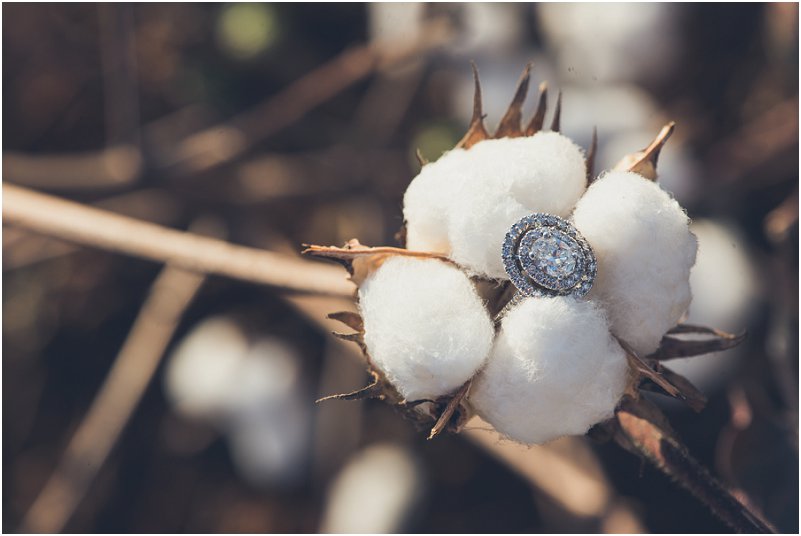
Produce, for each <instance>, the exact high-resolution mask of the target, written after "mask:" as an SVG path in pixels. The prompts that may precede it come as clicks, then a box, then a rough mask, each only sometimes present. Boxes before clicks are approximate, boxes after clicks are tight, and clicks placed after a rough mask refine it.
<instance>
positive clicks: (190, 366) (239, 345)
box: [164, 316, 249, 419]
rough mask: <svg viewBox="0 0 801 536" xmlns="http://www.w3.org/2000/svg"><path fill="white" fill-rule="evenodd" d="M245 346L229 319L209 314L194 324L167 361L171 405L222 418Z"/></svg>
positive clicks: (187, 412)
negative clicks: (209, 315)
mask: <svg viewBox="0 0 801 536" xmlns="http://www.w3.org/2000/svg"><path fill="white" fill-rule="evenodd" d="M248 346H249V345H248V341H247V338H246V336H245V334H244V333H243V331H242V329H241V328H240V327H239V325H238V324H237V323H236V322H235V321H234V320H232V319H231V318H228V317H223V316H217V317H211V318H208V319H206V320H204V321H202V322H200V323H199V324H198V325H197V326H195V327H194V328H193V329H192V331H191V332H189V334H188V335H187V336H186V337H184V339H183V340H182V341H181V342H180V344H178V346H177V347H176V348H175V350H174V351H173V352H172V354H171V355H170V356H169V358H168V360H167V366H166V370H165V375H164V387H165V391H166V393H167V396H168V398H169V400H170V402H171V403H172V405H173V407H174V408H175V409H176V410H177V411H178V412H179V413H181V414H183V415H185V416H188V417H192V418H212V419H217V418H221V417H223V416H224V414H225V413H226V412H227V411H228V406H229V400H230V397H231V390H232V386H235V385H236V382H237V380H238V379H239V378H240V374H239V369H240V367H241V364H242V362H243V360H244V359H245V357H246V356H247V354H248V351H249V350H248Z"/></svg>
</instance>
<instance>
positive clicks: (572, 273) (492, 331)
mask: <svg viewBox="0 0 801 536" xmlns="http://www.w3.org/2000/svg"><path fill="white" fill-rule="evenodd" d="M474 76H475V98H474V106H473V108H474V109H473V118H472V121H471V124H470V126H469V129H468V131H467V133H466V134H465V136H464V137H463V138H462V140H461V141H460V142H459V143H458V144H457V145H456V147H454V148H453V149H452V150H450V151H448V152H446V153H445V154H443V155H442V156H441V157H440V158H439V159H437V160H436V161H434V162H430V163H429V162H427V161H425V160H424V159H423V158H422V157H421V156H419V153H418V159H419V160H420V164H421V166H422V168H421V170H420V172H419V174H418V175H417V176H416V177H414V179H413V180H412V181H411V183H410V184H409V186H408V189H407V190H406V193H405V195H404V200H403V214H404V227H403V229H402V230H401V232H400V233H399V235H398V236H399V239H400V240H402V241H403V242H404V246H405V247H401V248H399V247H366V246H363V245H361V244H360V243H359V242H358V240H356V239H354V240H351V241H350V242H349V243H348V244H346V245H345V246H344V247H325V246H310V247H308V249H307V250H306V253H307V254H311V255H314V256H319V257H324V258H329V259H333V260H336V261H339V262H341V263H342V264H344V265H345V267H346V268H347V269H348V270H349V271H350V274H351V278H352V280H353V281H354V282H355V283H356V284H357V286H358V291H357V296H356V298H357V301H358V310H359V312H358V313H354V312H340V313H334V314H332V315H330V316H331V318H334V319H337V320H339V321H341V322H343V323H344V324H346V325H347V326H349V327H350V328H352V329H353V330H354V332H352V333H347V334H339V336H340V337H342V338H345V339H347V340H351V341H354V342H356V343H357V344H359V346H360V347H361V349H362V350H363V352H364V354H365V356H366V360H367V363H368V367H369V371H370V374H371V375H372V377H373V380H374V381H373V382H372V383H371V384H370V385H369V386H368V387H366V388H364V389H361V390H358V391H354V392H353V393H348V394H343V395H334V396H332V397H329V398H345V399H349V398H363V397H378V398H382V399H384V400H386V401H388V402H389V403H391V404H394V405H395V406H396V407H397V408H398V409H400V410H401V411H402V412H403V413H404V414H405V415H406V416H408V417H410V418H411V419H413V420H414V421H416V422H418V423H420V424H421V425H422V426H426V427H428V428H430V434H429V437H430V438H431V437H434V436H436V435H437V434H439V433H441V432H442V431H446V430H447V431H451V432H458V431H459V430H460V429H461V428H462V427H463V426H464V424H465V423H466V422H467V421H468V420H469V419H470V418H471V417H473V416H475V415H478V416H479V417H481V418H483V420H485V421H486V422H487V423H489V424H490V425H491V426H493V427H494V428H495V429H496V430H497V431H498V432H499V433H500V434H501V435H503V436H505V437H506V438H508V439H511V440H514V441H517V442H520V443H524V444H542V443H546V442H548V441H551V440H553V439H556V438H558V437H561V436H565V435H581V434H586V433H589V434H591V435H592V436H594V437H598V438H603V437H606V438H614V439H615V440H617V442H618V443H620V444H621V445H623V446H624V447H627V448H629V449H630V450H634V451H636V452H639V453H640V454H644V455H645V456H647V457H650V458H651V459H652V461H654V462H655V463H657V464H661V465H663V466H664V465H669V464H670V463H672V462H671V461H670V460H669V459H667V456H668V454H667V453H666V452H665V451H664V450H660V449H661V448H662V447H660V446H659V445H656V446H655V445H654V443H653V440H657V443H660V442H662V441H666V442H667V443H666V444H668V445H672V446H675V448H676V449H678V450H679V451H682V452H684V451H683V450H682V449H683V447H682V446H681V444H680V443H679V442H678V439H677V438H676V437H675V435H674V434H673V432H672V431H671V430H670V428H669V426H668V425H667V422H666V419H665V418H664V416H663V415H662V414H661V413H660V411H659V410H658V409H657V407H656V406H655V405H653V404H652V403H651V402H649V401H648V400H647V399H646V398H644V397H643V396H642V395H641V391H642V390H655V391H658V392H661V393H663V394H666V395H668V396H672V397H676V398H679V399H681V400H683V401H685V402H687V403H688V404H689V405H690V407H692V408H693V409H695V410H697V411H700V410H701V409H702V408H703V406H704V403H705V400H704V397H703V395H702V394H701V393H700V392H699V391H698V390H697V389H695V388H694V387H693V386H692V385H691V384H690V382H689V381H687V380H686V379H684V378H683V377H681V376H680V375H678V374H676V373H674V372H672V371H670V369H669V368H668V367H666V366H665V365H664V362H665V361H666V360H669V359H672V358H677V357H687V356H691V355H699V354H702V353H706V352H709V351H711V350H720V349H725V348H728V347H731V346H734V345H736V344H738V343H739V342H740V341H741V340H742V336H735V335H731V334H728V333H724V332H722V331H719V330H714V329H711V328H705V327H701V326H694V325H688V324H683V323H681V320H682V318H683V317H684V316H685V315H686V313H687V310H688V307H689V305H690V300H691V291H690V283H689V280H690V270H691V268H692V266H693V264H694V262H695V257H696V249H697V242H696V238H695V236H694V235H693V234H692V232H691V231H690V228H689V224H690V220H689V218H688V216H687V214H686V212H685V211H684V209H683V208H682V207H681V206H679V204H678V203H677V202H676V201H675V200H674V199H673V198H672V196H671V195H670V194H669V193H668V192H666V191H665V190H663V189H662V188H661V187H660V186H659V184H658V183H657V182H656V178H657V173H656V165H657V160H658V156H659V152H660V149H661V148H662V146H663V145H664V143H665V142H666V141H667V139H668V137H669V136H670V134H671V133H672V130H673V124H672V123H671V124H668V125H666V126H665V127H664V128H663V129H662V131H661V132H660V133H659V134H658V136H657V137H656V138H655V140H654V141H653V142H652V143H651V144H650V145H649V146H648V147H647V148H645V149H644V150H642V151H638V152H636V153H633V154H631V155H629V156H626V157H624V158H623V159H622V160H621V161H620V162H619V163H618V164H617V165H616V166H615V167H614V168H613V169H611V170H606V171H603V172H601V173H600V174H597V175H596V174H595V173H594V170H593V160H594V153H595V147H596V137H595V135H593V143H592V146H591V147H590V149H589V151H588V152H587V153H585V152H584V150H583V149H582V148H580V147H578V146H577V145H576V144H575V143H574V142H573V141H571V140H570V139H569V138H568V137H566V136H564V135H563V134H561V133H560V128H559V124H560V115H561V95H560V97H559V98H558V100H557V104H556V108H555V111H554V113H553V119H552V121H551V125H550V130H545V129H544V123H545V116H546V111H547V110H546V108H547V87H546V86H545V85H544V84H543V85H541V86H540V91H539V102H538V105H537V108H536V111H535V113H534V115H533V117H532V118H531V120H530V121H528V122H527V123H526V124H525V125H524V124H523V122H522V113H521V109H522V105H523V102H524V99H525V97H526V93H527V92H528V85H529V68H528V67H527V68H526V69H525V71H524V73H523V76H522V77H521V80H520V82H519V84H518V87H517V89H516V91H515V95H514V98H513V100H512V103H511V105H510V106H509V108H508V110H507V112H506V113H505V115H504V116H503V118H502V119H501V121H500V124H499V126H498V128H497V129H496V131H495V133H494V134H492V135H491V134H490V133H489V132H488V131H487V129H486V128H485V126H484V122H483V113H482V101H481V87H480V84H479V79H478V73H477V71H476V70H475V66H474ZM669 472H670V471H669Z"/></svg>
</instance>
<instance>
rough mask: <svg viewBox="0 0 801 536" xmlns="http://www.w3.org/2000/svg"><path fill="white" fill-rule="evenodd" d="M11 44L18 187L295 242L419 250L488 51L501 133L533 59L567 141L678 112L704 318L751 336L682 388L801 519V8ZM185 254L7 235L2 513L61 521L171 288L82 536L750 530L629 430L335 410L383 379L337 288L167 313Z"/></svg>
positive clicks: (385, 11)
mask: <svg viewBox="0 0 801 536" xmlns="http://www.w3.org/2000/svg"><path fill="white" fill-rule="evenodd" d="M2 54H3V112H4V113H3V119H2V120H3V181H6V182H7V183H13V184H19V185H23V186H27V187H30V188H34V189H37V190H39V191H44V192H48V193H52V194H56V195H59V196H63V197H67V198H70V199H73V200H76V201H80V202H82V203H87V204H92V205H95V206H99V207H102V208H105V209H108V210H111V211H114V212H118V213H121V214H125V215H128V216H132V217H135V218H138V219H142V220H147V221H152V222H156V223H159V224H162V225H166V226H169V227H173V228H179V229H187V228H190V226H192V228H193V229H198V232H203V233H205V234H213V235H216V236H224V237H226V238H227V239H228V240H229V241H232V242H235V243H239V244H244V245H248V246H252V247H258V248H266V249H271V250H276V251H281V252H285V253H288V254H296V253H297V252H298V251H299V249H300V244H301V243H317V244H342V243H344V242H345V241H346V240H348V239H350V238H354V237H358V238H359V239H360V240H361V242H362V243H364V244H368V245H383V244H387V245H395V244H396V242H395V239H394V234H395V232H396V231H397V230H398V229H399V227H400V225H401V223H402V217H401V199H402V195H403V192H404V189H405V187H406V185H407V184H408V182H409V180H410V179H411V178H412V177H413V176H414V175H415V174H416V173H417V170H418V164H417V163H416V160H415V157H414V153H415V150H416V149H417V148H419V149H420V151H421V152H422V154H423V155H424V156H425V157H426V158H428V159H431V160H433V159H435V158H437V157H438V156H439V155H440V154H441V153H442V152H443V151H444V150H447V149H448V148H450V147H452V146H453V145H454V143H455V142H456V141H457V140H458V139H459V138H460V137H461V136H462V134H463V133H464V131H465V128H466V125H467V123H468V121H469V118H470V113H471V100H472V78H471V72H470V65H469V60H471V59H472V60H475V61H476V63H477V65H478V68H479V71H480V73H481V79H482V84H483V88H484V111H485V113H486V114H487V116H488V117H487V124H488V126H489V127H494V126H495V125H496V124H497V121H498V120H499V119H500V117H501V115H502V113H503V111H504V110H505V108H506V106H507V105H508V103H509V101H510V100H511V97H512V93H513V90H514V87H515V84H516V82H517V79H518V77H519V75H520V72H521V70H522V68H523V66H524V65H525V63H526V62H528V61H530V60H533V61H534V69H533V75H532V88H535V87H536V84H538V83H539V82H541V81H543V80H548V81H549V84H550V87H551V88H552V96H554V95H555V90H556V89H557V88H558V89H561V90H562V91H563V110H562V131H563V132H564V133H565V134H567V135H568V136H570V137H572V138H573V139H575V140H576V141H577V142H578V143H579V144H581V145H582V146H584V147H587V146H588V145H589V142H590V137H591V133H592V128H593V127H594V126H597V129H598V137H599V153H598V160H597V166H596V169H605V168H607V167H609V166H611V165H613V164H614V163H615V162H616V161H617V160H618V159H619V158H621V157H622V156H623V155H624V154H627V153H630V152H633V151H636V150H639V149H641V148H643V147H644V146H645V145H647V144H648V142H649V141H650V140H651V139H652V138H653V136H654V135H655V134H656V133H657V132H658V131H659V128H660V127H661V126H662V125H663V124H664V123H665V122H667V121H668V120H675V121H676V123H677V128H676V132H675V134H674V135H673V137H672V138H671V140H670V142H669V143H668V145H667V147H666V149H665V150H664V151H663V154H662V156H661V158H660V171H661V177H660V181H661V183H662V184H663V185H664V187H665V188H667V189H668V190H670V191H671V192H673V194H674V195H675V196H676V197H677V199H678V200H679V201H680V202H681V203H682V204H683V205H684V206H685V207H686V208H687V210H688V212H689V214H690V216H691V217H692V218H693V220H694V231H695V232H696V233H697V235H698V236H699V243H700V250H699V258H698V265H697V267H696V269H695V271H694V272H693V276H692V277H693V279H692V284H693V289H694V294H695V299H694V302H693V305H692V308H691V311H690V317H689V319H690V320H691V321H692V322H694V323H701V324H706V325H711V326H714V327H718V328H722V329H726V330H730V331H735V332H740V331H742V330H745V329H747V330H748V333H749V336H748V339H747V340H746V342H745V343H744V344H743V345H742V346H740V347H738V348H737V349H735V350H731V351H728V352H726V353H725V354H719V355H707V356H700V357H696V358H694V359H692V360H688V361H687V362H685V363H680V364H677V366H676V368H678V369H680V372H682V373H683V374H685V375H687V376H688V377H690V378H691V379H692V380H693V381H694V382H695V383H696V384H697V385H698V386H699V387H701V388H702V389H703V390H704V391H705V393H706V394H707V395H708V397H709V404H708V407H707V408H706V409H705V410H704V411H703V412H702V413H700V414H695V413H693V412H692V411H690V410H688V409H685V408H684V407H682V406H679V405H677V404H669V403H667V401H665V400H664V399H661V398H660V399H659V402H660V403H662V404H663V405H664V408H665V410H666V411H667V412H668V413H669V417H670V419H671V421H672V423H673V425H674V426H675V428H676V429H677V430H678V432H679V434H680V435H681V436H682V437H683V438H684V440H685V442H686V443H687V445H688V446H689V448H690V450H691V451H692V452H693V453H694V454H695V456H697V457H698V458H699V459H700V460H701V461H702V462H703V463H704V464H705V465H706V466H708V467H710V468H711V469H712V470H713V471H714V472H715V473H716V474H717V475H719V476H720V478H721V479H722V480H723V481H724V482H726V483H727V484H728V485H729V486H731V487H732V488H733V489H734V490H736V492H737V493H738V494H740V495H741V496H743V497H747V500H748V501H749V502H750V503H751V504H753V505H754V507H755V508H757V509H758V510H760V511H761V512H763V513H764V515H765V516H766V517H767V518H768V519H769V520H770V521H772V522H773V523H774V524H775V525H776V526H777V527H778V528H779V529H780V530H781V531H782V532H797V531H798V382H797V378H798V325H799V324H798V299H797V297H798V253H799V252H798V61H799V59H798V6H797V4H736V5H735V4H731V5H726V4H715V5H705V4H692V5H685V4H664V5H662V4H648V5H641V4H625V5H623V4H620V5H617V4H608V5H591V4H500V3H498V4H480V3H478V4H334V3H328V4H224V5H218V4H138V5H128V4H112V5H108V4H103V5H95V4H80V5H77V4H74V5H65V4H59V5H55V4H36V5H32V4H4V5H3V52H2ZM531 93H532V94H533V93H534V89H532V90H531ZM534 100H535V99H534V98H533V97H532V96H531V95H530V98H529V102H528V103H527V107H526V108H525V109H526V110H527V111H528V113H529V114H530V113H531V111H532V110H533V105H534V102H533V101H534ZM160 271H161V267H160V266H157V265H155V264H153V263H150V262H146V261H141V260H137V259H133V258H128V257H124V256H120V255H115V254H111V253H106V252H103V251H97V250H90V249H83V248H79V247H76V246H72V245H67V244H64V243H60V242H57V241H53V240H48V239H46V238H43V237H40V236H35V235H33V234H30V233H27V232H24V231H21V230H19V229H15V228H13V227H7V226H4V227H3V298H2V299H3V342H2V348H3V369H2V371H3V395H2V396H3V429H2V431H3V441H2V446H3V519H2V521H3V529H4V530H5V531H19V530H23V529H25V528H28V529H30V528H31V527H34V528H35V527H40V526H42V525H36V524H35V523H36V522H37V519H32V517H33V518H36V515H37V514H36V513H37V512H39V510H35V509H34V510H33V513H32V514H29V511H30V510H31V508H32V505H34V504H35V501H36V499H37V497H39V495H40V493H41V492H42V489H43V488H44V487H45V484H46V483H47V482H48V479H50V478H51V475H52V474H53V472H54V471H55V470H56V468H57V467H58V466H59V460H61V459H62V457H63V456H64V453H65V450H66V449H67V446H68V444H69V443H70V440H71V438H72V437H73V435H74V434H75V432H76V430H78V429H79V426H80V424H81V422H82V421H83V420H84V418H85V416H86V415H87V412H88V411H89V410H90V407H91V406H92V402H93V400H94V399H95V396H96V394H97V393H98V391H99V390H100V389H101V387H102V386H103V385H104V382H105V379H106V376H107V374H108V373H109V371H110V370H111V367H112V364H113V363H114V362H115V359H120V358H121V357H122V355H123V354H124V352H123V353H120V350H121V348H123V347H124V345H126V347H128V349H129V352H128V354H132V355H134V356H136V355H137V351H138V350H139V349H140V348H139V347H138V346H136V344H137V341H138V344H143V340H144V342H145V343H146V342H147V340H148V338H149V333H150V332H148V331H147V329H148V328H147V327H145V328H142V329H143V331H141V330H140V335H139V336H138V337H134V336H133V335H132V326H133V325H134V323H135V321H136V322H138V320H137V318H140V319H141V316H142V315H143V314H145V313H147V312H148V311H149V312H150V313H151V316H154V315H155V317H156V318H157V320H158V318H161V317H159V316H158V315H159V314H161V313H164V310H163V309H164V308H165V307H166V309H167V313H164V314H167V315H168V316H167V317H166V319H165V320H164V321H163V323H162V324H159V323H158V321H157V322H156V326H157V327H156V328H152V327H151V329H160V328H158V326H161V328H163V329H164V333H162V337H163V338H164V339H165V342H164V345H166V351H164V352H162V351H156V352H155V356H154V357H153V359H154V361H153V363H152V366H153V368H154V370H153V372H152V379H151V378H150V377H149V376H148V375H147V374H145V385H147V389H146V390H145V391H144V393H143V396H142V399H141V402H140V403H139V404H138V406H137V407H136V409H135V411H134V412H133V414H132V415H131V417H130V419H128V418H125V419H123V422H124V424H125V427H124V429H122V430H121V433H120V434H119V436H118V437H117V434H116V433H115V432H113V431H109V429H108V428H102V427H101V429H100V430H101V432H100V433H102V434H105V435H109V436H111V437H112V439H116V440H117V443H116V446H115V448H114V449H113V450H112V451H111V454H110V456H109V457H108V459H107V460H106V461H105V463H101V464H100V465H99V471H98V473H97V475H96V478H92V479H90V480H91V481H90V483H89V484H88V487H87V488H86V490H84V491H85V493H83V491H80V490H78V491H76V490H75V489H72V491H70V492H69V493H68V495H67V496H62V497H61V498H60V499H59V502H58V504H61V505H64V504H67V505H69V504H71V502H72V503H74V505H73V506H74V508H73V507H72V506H68V507H65V509H66V510H67V513H66V514H65V516H66V517H65V519H64V521H63V522H62V523H60V524H59V523H57V524H56V525H55V526H56V527H57V528H61V529H63V530H66V531H70V532H184V531H189V532H215V531H222V532H317V531H329V532H354V531H355V532H364V531H366V532H394V531H410V532H567V531H577V530H578V531H593V532H594V531H601V532H620V531H634V532H640V531H643V532H726V531H728V530H729V529H728V527H726V526H725V525H723V524H722V523H720V522H719V521H718V520H717V519H716V518H714V517H713V515H712V514H711V513H710V512H709V511H708V510H707V509H706V508H704V507H703V506H702V505H701V504H700V503H698V502H696V501H695V500H694V499H693V498H692V497H691V496H690V495H689V494H687V493H686V492H685V491H683V490H681V489H680V488H678V487H677V486H675V485H674V484H672V483H671V482H670V481H669V480H668V479H667V478H666V477H664V476H663V475H662V474H660V473H658V472H657V471H656V470H654V469H653V468H651V467H650V466H647V465H643V464H641V462H640V461H639V460H638V459H636V458H635V457H634V456H632V455H630V454H628V453H626V452H624V451H622V450H621V449H619V448H618V447H616V446H615V445H613V444H596V443H592V442H590V441H589V440H586V439H583V438H581V439H577V440H575V441H573V440H568V441H566V442H561V443H560V442H557V443H556V444H555V445H553V446H550V447H549V448H548V449H533V450H531V451H525V450H523V451H517V450H514V448H513V446H510V445H500V446H499V445H494V446H490V447H487V445H486V444H482V443H481V442H480V441H478V442H477V441H475V440H473V439H472V438H471V437H470V436H468V435H465V434H462V435H460V436H445V437H439V438H437V439H436V440H434V441H426V440H425V434H423V433H422V432H419V431H417V430H416V429H415V428H414V427H413V426H412V425H411V424H410V423H408V422H406V421H404V420H403V419H402V418H401V417H400V415H399V414H397V413H395V412H394V411H393V410H392V409H391V408H390V407H388V406H386V405H384V404H382V403H381V402H376V401H367V402H344V401H333V402H328V403H326V404H324V405H320V406H315V405H314V400H315V399H316V398H318V397H320V396H323V395H327V394H331V393H334V392H344V391H350V390H353V389H356V388H359V387H361V386H363V385H364V384H365V382H366V380H367V378H366V374H365V372H364V369H363V366H362V364H361V363H359V362H358V360H355V359H352V358H351V356H350V355H349V354H348V353H347V352H346V351H345V350H343V347H342V346H341V343H339V342H337V341H334V340H333V339H331V338H330V337H329V336H328V335H327V334H326V332H325V330H324V329H322V328H321V325H320V324H319V323H318V322H314V321H313V318H314V316H315V315H316V316H317V317H320V318H322V317H323V316H324V314H325V313H327V312H330V311H331V310H333V309H330V308H325V307H318V308H317V309H314V307H311V308H310V307H306V308H305V309H304V308H302V307H298V305H297V302H292V301H287V299H285V298H286V297H285V296H282V295H281V294H279V293H277V292H275V291H274V290H271V289H269V288H263V287H259V286H256V285H251V284H245V283H241V282H236V281H231V280H227V279H223V278H218V277H211V278H208V279H207V280H206V281H205V282H203V283H202V285H200V286H193V285H194V283H197V282H193V281H187V280H185V279H181V278H180V277H178V279H177V280H170V281H172V283H173V286H174V287H175V289H177V290H175V292H176V293H178V294H177V295H179V296H182V297H179V298H174V297H171V296H172V295H168V296H167V299H166V301H167V302H169V303H167V305H166V306H165V305H164V304H159V303H153V298H154V296H157V295H158V292H159V289H162V290H163V288H162V287H163V285H161V283H164V282H165V279H164V278H165V277H166V278H167V279H169V277H167V276H166V275H165V274H164V273H162V275H161V276H160V275H158V274H159V273H160ZM183 277H184V278H185V277H186V276H185V275H184V276H183ZM157 278H160V279H157ZM154 281H156V282H157V283H156V284H155V285H154ZM159 281H160V282H161V283H159ZM170 281H167V283H169V282H170ZM160 285H161V286H160ZM170 288H172V287H170ZM168 290H169V289H168ZM173 298H174V299H173ZM192 298H193V299H192ZM182 299H183V300H184V301H186V302H187V303H188V305H186V306H185V307H183V306H176V305H175V303H176V302H180V301H181V300H182ZM190 300H191V302H190ZM143 304H146V305H145V306H144V309H143ZM170 307H173V310H170ZM310 311H311V312H310ZM169 315H172V316H173V317H174V318H172V321H171V320H169V319H170V316H169ZM170 322H172V323H170ZM137 325H138V324H137ZM164 326H167V327H166V328H165V327H164ZM140 327H141V326H140ZM142 333H144V335H142ZM131 338H133V342H131ZM126 341H128V342H126ZM132 345H133V349H131V346H132ZM145 346H146V345H145ZM141 351H142V352H144V353H143V354H142V355H143V356H144V355H145V353H146V352H147V349H141ZM151 352H152V349H151ZM118 353H120V358H118V357H117V355H118ZM162 357H163V358H162ZM160 358H162V359H161V360H159V359H160ZM129 359H130V358H129ZM143 359H144V358H143ZM134 361H136V359H134ZM119 392H120V391H115V392H113V393H111V394H110V395H109V400H112V401H114V396H115V395H117V394H118V393H119ZM111 405H113V404H111ZM110 411H112V412H113V411H114V410H113V409H112V410H110ZM99 422H101V423H102V422H103V419H102V418H100V420H99ZM85 442H86V443H87V444H88V445H90V447H91V446H93V445H96V444H99V442H100V440H98V439H97V438H95V437H92V436H91V435H90V436H89V437H87V438H85ZM504 449H506V450H504ZM89 451H90V452H91V448H90V449H89ZM502 452H506V454H508V456H507V455H504V454H499V453H502ZM515 456H516V457H515ZM102 458H103V456H102V455H95V457H94V458H90V459H85V460H82V462H81V463H83V465H81V466H82V467H83V466H85V467H90V466H92V464H98V463H99V462H98V460H101V461H102ZM67 476H69V472H68V475H67ZM65 489H67V490H70V488H69V487H67V488H65ZM57 497H58V496H57ZM599 498H603V500H600V499H599ZM599 500H600V502H599ZM26 515H28V518H27V520H26Z"/></svg>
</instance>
